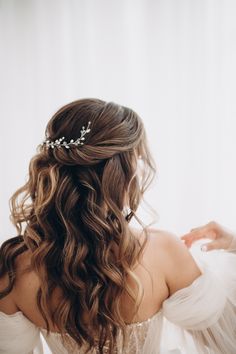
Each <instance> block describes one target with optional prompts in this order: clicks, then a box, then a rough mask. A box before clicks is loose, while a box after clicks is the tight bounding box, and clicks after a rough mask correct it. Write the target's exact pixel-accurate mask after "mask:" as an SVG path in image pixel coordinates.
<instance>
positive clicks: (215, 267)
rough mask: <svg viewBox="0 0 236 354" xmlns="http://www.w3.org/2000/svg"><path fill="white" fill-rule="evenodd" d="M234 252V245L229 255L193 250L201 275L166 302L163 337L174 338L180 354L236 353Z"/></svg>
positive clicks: (235, 256) (219, 252)
mask: <svg viewBox="0 0 236 354" xmlns="http://www.w3.org/2000/svg"><path fill="white" fill-rule="evenodd" d="M234 242H235V240H234ZM234 248H235V243H232V247H231V249H229V250H228V252H226V251H221V250H220V251H210V252H206V253H204V252H201V251H198V250H197V249H195V250H193V251H192V255H193V257H194V258H195V260H196V262H197V263H198V266H199V267H200V269H201V271H202V275H201V276H200V277H198V278H197V279H196V280H195V281H194V282H193V283H192V284H191V285H190V286H188V287H186V288H183V289H180V290H178V291H177V292H176V293H174V294H173V295H172V296H170V297H169V298H168V299H167V300H165V301H164V303H163V315H164V318H165V321H166V323H165V326H164V332H166V334H165V333H163V336H164V337H165V336H168V337H169V338H170V336H172V339H173V338H175V343H174V348H179V350H180V352H181V353H191V354H195V353H197V354H199V353H203V354H205V353H207V354H235V353H236V254H235V249H234ZM173 336H174V337H173Z"/></svg>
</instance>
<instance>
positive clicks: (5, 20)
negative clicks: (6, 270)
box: [0, 0, 236, 241]
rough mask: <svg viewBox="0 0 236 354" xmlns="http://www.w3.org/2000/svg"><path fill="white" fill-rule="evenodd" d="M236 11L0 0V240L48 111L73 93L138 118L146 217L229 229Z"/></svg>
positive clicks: (234, 177) (163, 223) (233, 210)
mask: <svg viewBox="0 0 236 354" xmlns="http://www.w3.org/2000/svg"><path fill="white" fill-rule="evenodd" d="M235 19H236V1H234V0H231V1H230V0H224V1H223V0H222V1H220V0H205V1H204V0H197V1H196V0H185V1H184V0H179V1H178V0H117V1H115V0H31V1H30V0H28V1H26V0H15V1H14V0H2V1H0V74H1V75H0V89H1V95H0V99H1V103H0V121H1V125H0V161H1V174H0V177H1V181H0V182H1V183H0V240H1V241H3V240H5V239H6V238H9V237H10V236H14V235H15V230H14V229H13V227H12V226H11V224H10V221H9V208H8V200H9V198H10V196H11V194H12V193H13V192H14V191H15V189H16V188H18V187H19V186H21V185H22V184H23V182H24V181H25V178H26V175H27V169H28V162H29V159H30V158H31V157H32V155H33V154H34V153H35V148H36V146H37V145H38V144H39V143H40V142H41V141H42V139H43V138H44V128H45V126H46V123H47V121H48V120H49V119H50V117H51V115H52V114H53V113H54V112H55V111H56V110H57V109H58V108H59V107H61V106H62V105H64V104H66V103H68V102H70V101H72V100H75V99H78V98H81V97H98V98H102V99H105V100H112V101H115V102H117V103H121V104H124V105H127V106H130V107H132V108H133V109H135V110H136V111H137V112H138V113H139V114H140V116H141V117H142V118H143V121H144V123H145V126H146V130H147V134H148V137H149V144H150V147H151V150H152V153H153V155H154V158H155V160H156V163H157V167H158V177H157V180H156V182H155V183H154V184H153V187H152V188H151V189H150V192H149V193H147V196H146V199H147V201H148V202H149V203H150V204H151V205H152V206H153V207H154V208H155V210H156V211H157V213H158V214H159V221H158V223H157V224H156V226H157V227H159V228H165V229H169V230H171V231H173V232H175V233H177V234H178V235H181V234H182V233H185V232H187V231H188V230H189V229H190V228H192V227H194V226H198V225H200V224H203V223H205V222H207V221H209V220H211V219H216V220H218V221H219V222H222V223H224V224H226V225H227V226H229V227H232V228H236V217H235V216H236V206H235V202H236V100H235V93H236V65H235V63H236V21H235ZM141 216H142V212H141ZM143 217H144V219H145V218H146V216H144V215H143Z"/></svg>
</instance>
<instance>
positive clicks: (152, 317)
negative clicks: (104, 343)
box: [0, 308, 162, 334]
mask: <svg viewBox="0 0 236 354" xmlns="http://www.w3.org/2000/svg"><path fill="white" fill-rule="evenodd" d="M161 314H162V308H161V309H159V310H158V311H157V312H156V313H155V314H154V315H152V316H151V317H149V318H147V319H146V320H144V321H140V322H132V323H127V324H126V327H139V326H143V325H145V324H147V323H149V322H150V321H153V320H154V319H155V318H156V317H159V316H160V315H161ZM0 316H3V317H7V318H8V317H11V318H13V317H18V316H20V317H23V318H25V319H26V320H28V321H30V322H31V323H32V324H34V323H33V322H32V321H31V320H29V319H28V318H27V317H26V316H25V315H24V314H23V312H22V311H17V312H15V313H12V314H7V313H5V312H2V311H0ZM34 325H35V324H34ZM35 326H36V325H35ZM36 327H37V326H36ZM38 328H39V329H40V331H45V332H47V330H46V328H43V327H38ZM50 333H53V334H60V333H59V332H54V331H50Z"/></svg>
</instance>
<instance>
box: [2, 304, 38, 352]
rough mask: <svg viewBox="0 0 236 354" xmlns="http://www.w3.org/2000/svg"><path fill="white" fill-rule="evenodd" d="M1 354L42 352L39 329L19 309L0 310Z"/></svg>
mask: <svg viewBox="0 0 236 354" xmlns="http://www.w3.org/2000/svg"><path fill="white" fill-rule="evenodd" d="M0 353H1V354H43V346H42V342H41V338H40V331H39V329H38V327H36V326H35V325H34V324H33V323H32V322H31V321H29V320H28V319H27V318H26V317H25V316H24V315H23V313H22V312H21V311H18V312H16V313H14V314H13V315H7V314H5V313H3V312H0Z"/></svg>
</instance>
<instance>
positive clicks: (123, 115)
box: [0, 99, 155, 353]
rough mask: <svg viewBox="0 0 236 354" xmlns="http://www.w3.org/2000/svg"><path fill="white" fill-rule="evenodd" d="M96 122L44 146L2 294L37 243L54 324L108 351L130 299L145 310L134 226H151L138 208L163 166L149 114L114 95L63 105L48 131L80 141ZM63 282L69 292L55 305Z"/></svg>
mask: <svg viewBox="0 0 236 354" xmlns="http://www.w3.org/2000/svg"><path fill="white" fill-rule="evenodd" d="M88 121H91V131H90V133H89V134H87V135H86V140H85V143H84V145H83V146H80V147H78V148H71V149H68V150H67V149H64V148H60V149H59V148H55V149H46V147H45V146H39V147H38V151H37V154H36V155H35V156H34V157H33V158H32V160H31V161H30V165H29V177H28V180H27V182H26V184H25V185H24V186H23V187H21V188H20V189H19V190H17V191H16V192H15V194H14V195H13V196H12V198H11V219H12V222H13V223H14V225H15V226H16V228H17V232H18V235H19V236H17V237H14V238H11V239H9V240H7V241H5V242H4V243H3V244H2V246H1V249H0V277H2V276H3V275H5V274H8V278H9V284H8V286H7V287H6V289H4V291H2V292H1V293H0V297H4V296H6V295H7V294H8V293H9V292H10V291H11V290H12V288H13V286H14V282H15V274H16V269H15V259H16V257H17V256H18V255H19V254H21V253H23V252H25V251H27V250H29V251H30V252H31V267H30V270H34V271H35V272H36V273H37V275H38V276H39V279H40V284H41V285H40V289H39V291H38V297H37V299H38V306H39V309H40V311H41V313H42V315H43V317H44V319H45V321H46V324H47V329H48V331H49V319H50V320H51V321H52V322H53V323H54V324H56V326H57V327H58V328H59V330H60V333H61V334H62V337H63V338H64V339H65V338H66V335H65V334H66V333H68V334H69V335H70V336H71V337H72V338H73V339H74V341H75V343H76V345H79V346H82V345H87V348H88V350H89V349H91V348H94V347H96V348H98V352H99V353H102V352H103V348H104V346H105V345H107V344H106V343H108V350H109V353H112V352H114V351H113V349H114V346H115V340H116V337H117V335H118V330H119V329H121V330H122V331H123V334H124V337H125V333H124V329H125V322H124V319H123V318H122V314H121V311H120V307H121V299H122V296H123V295H124V294H125V293H126V294H128V295H129V296H130V297H131V299H133V302H134V309H135V311H137V308H138V305H139V303H140V301H141V298H142V286H141V284H140V282H139V279H138V278H137V277H136V276H135V274H134V272H133V268H134V266H135V264H136V263H137V262H138V260H139V256H140V255H141V252H142V250H143V247H144V244H143V245H141V244H140V242H139V240H138V239H137V237H136V236H135V235H133V234H132V232H131V230H130V228H129V227H128V226H129V222H130V220H131V219H132V217H135V218H136V219H137V220H138V222H139V223H141V225H142V227H144V225H143V224H142V222H141V221H140V220H139V218H138V217H137V215H136V213H135V212H136V211H137V208H138V206H139V204H140V202H141V199H142V198H143V194H144V192H145V190H146V189H147V187H148V186H149V184H150V183H151V181H152V179H153V177H154V173H155V163H154V161H153V160H152V158H151V155H150V152H149V149H148V145H147V141H146V133H145V130H144V126H143V123H142V120H141V119H140V117H139V116H138V115H137V113H135V112H134V111H133V110H131V109H129V108H127V107H123V106H120V105H118V104H115V103H113V102H104V101H102V100H98V99H83V100H78V101H75V102H72V103H70V104H68V105H66V106H64V107H62V108H61V109H60V110H59V111H58V112H57V113H56V114H55V115H54V116H53V117H52V118H51V120H50V121H49V123H48V125H47V128H46V137H47V138H50V139H51V140H55V139H57V138H60V137H62V136H64V137H66V138H68V139H66V140H67V141H68V140H69V139H71V138H74V139H76V138H78V137H79V136H80V129H81V127H82V126H83V125H85V126H86V124H87V122H88ZM144 231H145V227H144ZM127 277H131V278H132V279H133V280H134V282H135V284H136V289H135V290H134V289H133V288H131V287H130V286H129V284H128V282H127V281H126V279H127ZM57 288H59V289H60V290H61V293H62V297H61V300H60V302H59V304H57V306H56V308H55V306H54V307H53V305H52V295H53V293H54V291H55V289H57ZM135 311H134V313H135ZM64 339H63V340H64ZM65 342H66V340H65Z"/></svg>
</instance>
